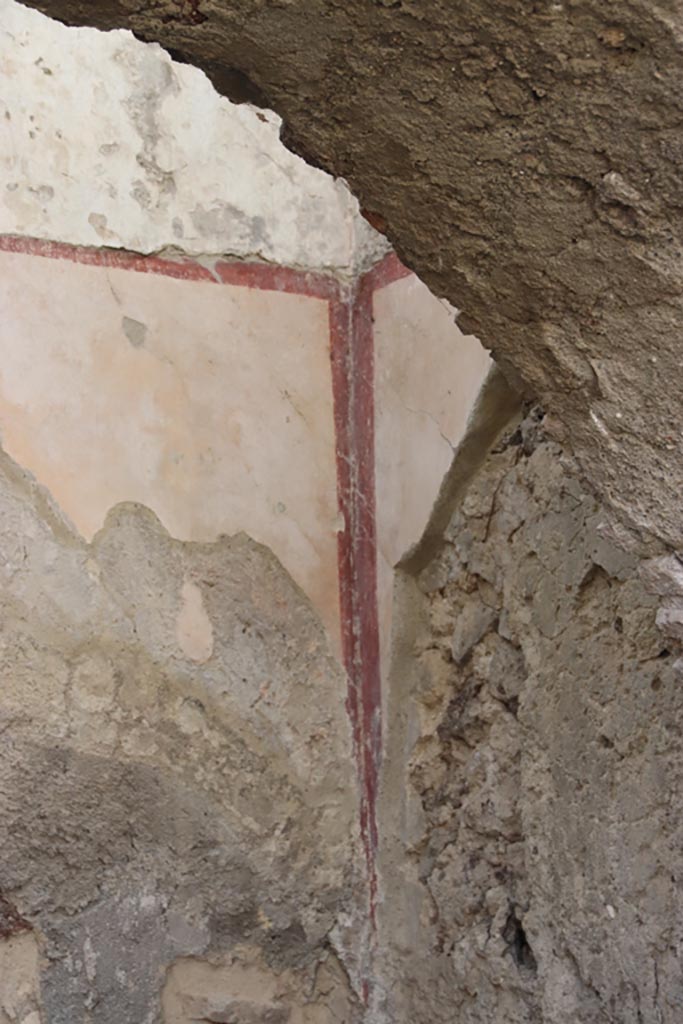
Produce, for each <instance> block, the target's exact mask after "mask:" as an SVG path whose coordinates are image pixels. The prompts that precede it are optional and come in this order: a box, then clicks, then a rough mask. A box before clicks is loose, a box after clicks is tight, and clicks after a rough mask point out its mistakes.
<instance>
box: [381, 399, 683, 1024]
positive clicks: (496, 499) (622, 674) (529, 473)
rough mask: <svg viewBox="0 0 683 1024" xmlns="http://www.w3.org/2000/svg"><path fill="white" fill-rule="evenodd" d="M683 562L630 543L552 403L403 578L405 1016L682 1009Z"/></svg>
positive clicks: (391, 814) (399, 781)
mask: <svg viewBox="0 0 683 1024" xmlns="http://www.w3.org/2000/svg"><path fill="white" fill-rule="evenodd" d="M681 576H682V574H681V571H680V566H678V571H677V572H676V571H675V566H673V571H672V564H671V561H670V560H667V559H663V560H662V559H654V560H653V561H652V562H649V563H646V564H645V565H644V566H640V568H639V566H638V560H637V558H635V557H634V556H633V555H629V554H627V553H625V552H624V551H623V550H622V549H620V548H619V547H616V546H615V545H614V543H613V542H612V540H611V539H610V536H609V531H608V530H606V523H605V516H604V510H603V509H602V508H601V507H600V505H599V504H598V503H597V502H596V500H595V498H593V497H592V496H591V495H590V494H588V493H587V492H586V491H585V489H584V488H583V487H582V486H581V483H580V481H579V478H578V477H577V472H576V464H575V462H574V460H573V459H571V458H570V457H569V456H567V455H566V454H565V453H564V452H563V451H562V450H561V449H560V448H559V447H558V445H557V444H555V443H553V442H551V441H549V440H548V439H547V438H546V437H545V436H544V434H543V424H542V423H540V422H539V417H538V416H537V415H531V417H530V418H528V419H527V420H526V421H524V423H523V424H522V427H521V429H518V430H516V431H515V432H513V433H508V435H507V436H506V437H505V438H504V439H503V441H502V442H501V443H500V444H499V445H498V446H497V448H496V449H495V450H494V452H493V453H492V454H491V455H490V456H489V458H488V460H487V461H486V463H485V465H484V467H483V468H482V470H481V472H480V473H479V474H478V475H477V476H476V477H475V480H474V482H473V483H472V484H471V486H470V488H469V490H468V491H467V494H466V496H465V498H464V500H463V502H462V503H461V504H460V506H459V507H458V508H457V509H456V511H455V513H454V515H453V517H452V520H451V522H450V525H449V527H448V530H447V534H446V538H445V540H444V544H443V547H442V550H441V552H440V553H439V554H438V555H437V557H436V558H435V559H433V560H432V561H431V562H430V563H429V564H428V565H427V566H426V567H425V568H424V569H423V570H422V572H421V573H420V574H419V575H418V576H417V577H416V578H415V577H408V576H406V578H405V579H404V581H403V586H402V594H401V597H400V602H401V606H402V614H403V623H404V633H403V636H402V637H401V640H402V643H403V646H402V649H401V650H399V652H398V657H397V659H396V663H395V667H394V680H393V687H392V692H391V695H390V700H391V702H392V704H391V709H390V715H389V720H390V722H391V728H392V729H393V735H392V736H390V737H389V738H388V748H389V753H388V758H387V761H386V762H385V794H384V796H385V801H384V804H383V806H384V814H385V821H384V825H383V827H384V834H385V836H386V845H385V851H384V872H385V874H384V878H385V885H386V888H385V899H386V902H385V913H386V915H387V916H386V924H385V929H386V930H385V942H386V946H387V950H388V952H387V959H388V961H389V962H390V966H389V974H388V979H390V978H392V971H396V969H397V968H398V969H399V970H398V972H397V973H396V974H395V975H394V980H393V982H391V981H389V980H388V979H387V984H388V999H389V1005H390V1007H391V1008H392V1011H391V1012H392V1014H393V1019H400V1020H411V1021H425V1022H427V1021H444V1022H446V1021H449V1022H450V1021H453V1020H457V1021H459V1022H463V1024H465V1022H466V1024H484V1022H485V1024H489V1022H491V1024H493V1022H495V1024H502V1022H506V1024H513V1022H514V1024H522V1022H524V1024H531V1022H543V1024H568V1022H569V1021H572V1022H576V1024H579V1022H580V1024H602V1022H611V1024H617V1022H618V1024H674V1022H675V1021H679V1020H680V1019H681V1015H682V1014H683V982H682V981H681V971H680V955H681V943H682V942H683V934H682V931H681V919H682V914H683V903H682V899H681V892H680V882H679V879H680V874H681V869H682V861H681V853H680V841H681V802H680V790H681V782H682V778H681V774H682V770H683V769H682V766H683V759H682V757H681V753H682V751H681V716H682V715H683V703H682V698H681V688H680V680H681V673H682V671H683V669H682V665H683V662H681V661H679V660H678V652H679V650H680V642H679V641H676V640H675V639H673V638H672V637H671V636H669V637H667V636H664V635H663V633H662V631H661V630H660V628H658V626H657V622H656V619H657V601H658V598H657V597H656V596H655V595H654V593H652V591H653V589H657V588H658V589H659V590H660V591H661V590H662V589H663V588H664V589H665V587H664V580H667V581H668V585H669V588H670V589H669V593H670V594H671V595H672V601H671V603H672V604H673V605H675V606H678V607H680V595H681V593H682V591H681V586H680V584H681ZM653 584H654V585H655V586H654V587H653ZM674 594H675V595H678V596H677V598H673V595H674ZM676 614H678V618H679V619H680V614H681V613H680V612H678V613H676V612H675V610H671V611H670V613H669V617H671V616H672V615H673V616H674V617H675V616H676ZM660 618H661V613H660ZM673 631H674V632H675V631H676V628H675V626H674V630H673ZM678 632H679V634H680V626H679V627H678ZM394 801H400V804H401V806H400V807H395V808H393V809H392V805H393V802H394ZM399 835H400V836H402V841H400V842H399V840H398V836H399Z"/></svg>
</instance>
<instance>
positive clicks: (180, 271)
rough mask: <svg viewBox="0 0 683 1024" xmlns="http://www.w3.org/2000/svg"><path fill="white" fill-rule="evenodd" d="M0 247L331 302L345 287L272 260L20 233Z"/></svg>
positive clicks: (0, 241) (327, 277) (0, 249)
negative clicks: (203, 257) (205, 259)
mask: <svg viewBox="0 0 683 1024" xmlns="http://www.w3.org/2000/svg"><path fill="white" fill-rule="evenodd" d="M0 252H11V253H22V254H24V255H27V256H40V257H43V258H46V259H53V260H68V261H70V262H72V263H80V264H83V265H85V266H92V267H106V268H107V269H116V270H130V271H133V272H135V273H138V274H159V275H162V276H163V277H171V278H175V279H176V280H178V281H202V282H206V283H208V284H229V285H235V286H237V287H243V288H258V289H260V290H261V291H274V292H285V293H287V294H290V295H305V296H307V297H309V298H315V299H325V300H327V301H330V300H332V299H334V298H336V297H337V295H338V294H339V289H340V284H339V282H338V281H337V279H336V278H334V277H332V276H330V275H327V274H321V273H317V272H315V271H307V270H294V269H292V268H291V267H279V266H272V265H270V264H268V263H253V262H246V263H245V262H239V261H234V262H232V261H230V260H216V262H215V263H214V264H213V265H212V266H211V267H208V266H205V265H204V264H202V263H200V262H199V261H198V260H197V259H192V258H191V257H187V256H178V257H168V256H144V255H141V254H140V253H133V252H128V251H126V250H125V249H108V248H94V247H90V246H85V245H70V244H69V243H67V242H51V241H48V240H45V239H40V238H24V237H22V236H18V235H0Z"/></svg>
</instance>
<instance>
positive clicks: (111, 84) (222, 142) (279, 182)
mask: <svg viewBox="0 0 683 1024" xmlns="http://www.w3.org/2000/svg"><path fill="white" fill-rule="evenodd" d="M0 68H1V69H2V81H3V88H2V96H1V97H0V232H10V233H17V234H22V235H31V236H34V237H36V238H52V239H58V240H60V241H64V242H71V243H74V244H79V245H105V246H113V247H119V246H120V247H123V248H126V249H130V250H133V251H136V252H154V251H157V250H161V249H168V248H174V249H179V250H182V251H184V252H187V253H193V254H197V255H199V254H223V253H231V254H234V255H237V256H242V257H246V256H249V257H250V258H258V259H263V260H269V261H272V262H276V263H282V264H286V265H288V266H301V267H312V268H320V267H327V268H334V269H337V270H344V271H347V272H348V271H350V270H351V269H352V268H353V267H354V266H355V265H356V264H357V263H359V262H360V263H363V262H367V261H370V262H371V261H372V260H373V259H376V258H377V256H378V255H379V254H381V253H382V252H383V251H384V250H385V249H386V243H385V241H384V240H383V239H382V238H381V236H380V235H378V234H377V233H376V232H375V231H374V230H373V229H372V228H371V227H370V226H369V225H368V224H367V222H366V221H365V220H364V219H363V218H362V217H361V216H360V215H359V212H358V204H357V202H356V201H355V199H354V198H353V197H352V195H351V193H350V192H349V190H348V189H347V188H346V186H345V184H344V183H343V182H342V181H335V180H334V179H333V178H331V177H330V176H329V175H327V174H325V173H323V172H322V171H317V170H315V169H314V168H312V167H309V166H308V165H307V164H306V163H305V162H304V161H303V160H301V159H300V158H299V157H296V156H294V154H292V153H290V152H289V151H288V150H286V149H285V147H284V146H282V145H281V143H280V141H279V130H280V120H279V118H278V117H277V116H276V115H274V114H272V113H271V112H269V111H261V110H256V109H255V108H252V107H250V106H249V105H246V104H241V105H235V104H232V103H230V101H229V100H226V99H224V98H222V97H219V96H218V95H217V93H216V92H215V90H214V89H213V86H212V85H211V83H210V82H209V80H208V78H207V77H206V76H205V75H204V73H203V72H201V71H199V70H197V69H196V68H194V67H191V66H189V65H185V64H179V63H178V62H176V61H172V60H171V59H170V57H169V56H168V54H167V53H166V52H165V51H164V50H162V49H161V47H159V46H156V45H154V46H152V45H146V44H144V43H141V42H138V41H137V40H136V39H135V38H134V37H133V36H132V34H131V33H130V32H124V31H116V32H109V33H102V32H98V31H96V30H94V29H86V28H84V29H78V30H73V29H68V28H66V27H64V26H63V25H60V24H59V23H57V22H54V21H51V20H50V19H49V18H46V17H44V16H43V15H41V14H38V13H37V12H36V11H32V10H28V9H27V8H25V7H23V6H21V5H20V4H18V3H15V2H14V0H0Z"/></svg>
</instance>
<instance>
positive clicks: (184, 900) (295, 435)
mask: <svg viewBox="0 0 683 1024" xmlns="http://www.w3.org/2000/svg"><path fill="white" fill-rule="evenodd" d="M2 13H3V19H2V26H3V27H2V29H1V30H0V47H3V48H4V50H5V52H6V54H7V62H8V64H7V66H8V73H7V83H6V90H5V92H4V95H3V99H2V104H3V105H4V110H3V109H0V132H2V133H3V134H4V135H5V136H6V138H5V140H4V143H5V144H4V145H3V150H2V151H3V156H2V158H0V177H1V181H0V184H1V185H2V190H1V192H0V194H1V197H2V198H1V199H0V229H1V230H2V232H3V234H2V239H1V244H0V263H1V264H2V275H1V277H0V304H1V305H2V312H3V317H2V324H3V326H2V331H1V332H0V347H1V348H2V367H3V369H2V377H1V379H0V431H1V433H2V439H3V448H4V451H5V453H6V454H5V455H3V457H2V497H1V498H0V543H2V551H3V566H4V570H3V572H4V584H5V586H4V592H3V594H4V596H3V611H4V616H5V618H4V623H5V625H4V629H3V656H4V664H5V666H6V672H7V678H8V680H9V683H8V685H7V687H6V688H5V690H4V692H3V700H2V709H1V712H2V720H3V721H4V722H6V723H7V727H8V729H9V730H10V732H11V735H12V749H11V753H10V752H9V749H8V750H7V751H5V754H6V756H5V755H3V757H2V764H1V766H0V794H1V795H2V800H3V801H4V804H5V803H6V804H7V813H5V814H3V827H2V831H3V835H2V849H3V855H2V859H1V861H0V890H1V891H2V893H3V894H4V895H3V897H2V898H3V900H4V901H5V902H4V903H3V904H2V906H5V905H6V906H7V907H8V908H9V909H8V912H7V913H8V915H9V916H8V921H9V924H8V926H7V928H6V929H5V931H6V933H7V935H6V940H5V943H6V944H4V945H2V947H1V948H2V955H3V956H5V958H6V959H7V962H8V963H9V964H10V967H9V968H8V972H6V973H5V974H4V975H3V978H2V980H1V981H0V1021H2V1022H3V1024H4V1019H5V1018H6V1019H7V1020H8V1021H11V1022H12V1024H14V1022H15V1021H17V1022H23V1024H34V1021H36V1020H37V1019H38V1017H37V1016H36V1014H38V1015H41V1014H42V1015H43V1016H44V1017H45V1019H49V1020H50V1022H51V1024H59V1022H60V1021H64V1022H66V1021H69V1024H75V1022H76V1021H79V1020H86V1019H88V1020H93V1021H94V1020H97V1021H99V1022H102V1024H104V1022H106V1021H110V1020H111V1021H112V1022H113V1021H118V1020H120V1019H121V1018H122V1016H124V1017H126V1019H130V1020H143V1019H157V1017H156V1016H154V1015H155V1014H156V1015H158V1014H159V1013H163V1019H164V1020H165V1021H166V1022H167V1024H170V1022H173V1024H184V1022H185V1021H188V1020H190V1019H195V1018H196V1017H197V1016H206V1017H208V1016H214V1015H216V1014H218V1015H220V1014H227V1015H230V1014H235V1013H247V1012H248V1013H250V1014H251V1015H252V1017H253V1019H255V1020H256V1019H264V1020H265V1019H268V1020H279V1019H280V1017H281V1018H282V1019H283V1020H285V1019H287V1020H291V1021H292V1022H297V1021H301V1022H311V1024H313V1022H317V1021H318V1020H323V1019H325V1020H327V1019H328V1017H329V1015H330V1014H332V1015H333V1019H334V1015H336V1016H337V1017H338V1018H339V1019H340V1020H351V1019H356V1018H358V1017H359V1016H360V1014H361V1013H362V1012H363V1010H362V1003H363V1002H368V1001H369V1000H370V999H371V989H372V983H373V972H374V971H375V963H374V962H373V961H372V957H373V955H374V953H375V952H376V950H375V944H376V921H375V920H374V914H375V903H376V899H377V891H376V886H377V880H376V877H375V858H376V854H377V849H378V841H379V840H378V835H377V818H376V811H377V807H376V804H377V795H378V789H377V787H378V784H379V778H378V772H379V768H380V763H381V752H380V746H381V741H382V717H381V716H382V700H383V693H382V686H383V679H384V678H385V676H386V670H387V664H388V663H387V662H384V663H383V662H382V656H383V655H382V652H383V651H384V652H386V650H387V645H388V637H389V632H390V629H391V590H392V576H393V565H394V563H395V562H396V560H397V559H398V558H399V557H400V555H401V554H402V553H403V551H404V550H405V548H406V547H408V546H410V544H411V543H412V542H413V541H414V539H415V537H416V536H417V535H418V534H419V533H420V531H421V530H422V527H423V524H424V521H425V520H426V518H427V517H428V515H429V511H430V508H431V504H432V501H433V498H434V496H435V495H436V492H437V490H438V486H439V483H440V479H441V476H442V475H443V472H444V471H445V468H446V467H447V465H448V463H449V462H450V458H451V455H452V450H453V447H454V446H455V445H456V444H457V441H458V438H459V436H460V433H461V431H462V427H463V424H464V421H465V418H466V415H467V403H468V402H469V401H471V397H472V393H473V391H475V390H476V387H477V385H478V382H479V380H480V379H481V376H482V375H483V373H484V372H485V369H486V364H487V357H486V356H485V355H484V354H483V353H481V351H480V350H479V349H478V347H477V345H476V343H475V342H474V341H473V340H472V339H461V338H460V336H459V333H458V332H457V329H456V328H455V327H454V326H453V324H452V319H451V317H450V316H449V314H448V312H447V311H446V310H445V309H444V308H443V307H442V306H441V305H440V303H438V301H437V300H435V299H434V298H433V297H432V296H431V295H430V294H429V293H428V291H427V289H426V288H424V286H422V285H421V284H420V282H418V281H417V280H416V279H415V278H413V277H412V276H411V275H409V274H408V273H407V271H405V269H404V268H402V267H401V266H400V264H399V263H398V261H397V260H396V258H395V257H393V256H387V255H386V243H385V242H384V240H382V239H381V238H380V237H379V236H377V235H375V234H374V233H373V232H372V231H371V230H370V228H369V227H368V226H367V225H366V224H365V222H364V221H363V220H362V219H361V218H360V216H359V214H358V212H357V207H356V204H355V201H354V200H353V199H352V197H351V196H350V195H349V194H348V192H347V191H346V189H345V187H344V186H343V183H340V182H333V181H332V180H331V179H329V178H327V177H326V176H325V175H322V174H320V173H319V172H317V171H314V170H312V169H311V168H309V167H307V166H306V165H305V164H304V163H303V162H302V161H300V160H299V159H298V158H296V157H294V156H293V155H292V154H290V153H288V152H287V151H286V150H284V148H283V147H282V146H281V145H280V144H279V141H278V137H277V135H278V123H277V119H276V118H274V117H273V115H270V114H269V113H266V112H259V111H255V110H253V109H251V108H248V107H233V106H232V105H231V104H230V103H228V101H226V100H222V99H220V98H219V97H217V96H216V95H215V93H214V92H213V90H212V89H211V87H210V85H209V83H208V82H207V81H206V79H205V78H204V76H202V75H201V74H200V73H199V72H197V71H196V70H195V69H192V68H189V67H185V66H182V65H177V64H173V63H172V62H171V61H170V59H169V58H168V57H167V55H166V54H164V53H163V51H161V50H160V49H159V48H157V47H150V46H144V45H143V44H141V43H138V42H137V41H136V40H134V39H132V38H131V37H130V36H129V35H128V34H126V33H120V32H114V33H109V34H100V33H96V32H94V31H90V30H78V31H76V30H70V29H66V28H64V27H63V26H61V25H57V24H55V23H52V22H50V21H49V20H48V19H45V18H43V17H42V16H41V15H39V14H37V13H35V12H32V11H28V10H26V9H24V8H21V7H20V6H19V5H18V4H15V3H13V2H12V0H2ZM85 125H87V126H88V129H89V130H88V131H87V132H85V131H84V126H85ZM459 342H460V343H461V345H462V348H461V349H458V343H459ZM415 348H417V349H418V350H419V351H420V352H421V353H422V359H421V361H420V363H419V365H418V367H417V369H416V370H415V369H414V368H413V365H412V356H413V354H414V352H415ZM459 352H460V354H461V355H462V356H463V359H462V360H461V359H460V355H459V354H458V353H459ZM444 360H445V362H446V368H445V367H444ZM435 375H436V378H438V379H435ZM349 718H350V721H349ZM354 749H355V756H354ZM358 778H360V787H359V786H358ZM359 790H360V795H359ZM4 804H3V806H4ZM12 921H17V922H21V927H17V928H14V927H10V925H11V922H12ZM1 924H2V917H1V915H0V925H1ZM5 931H2V929H0V934H3V935H4V934H5ZM36 950H37V951H38V952H39V955H38V953H37V952H36ZM339 958H341V959H339ZM342 961H343V964H344V967H343V968H342V966H341V963H342ZM173 965H175V966H173ZM311 993H313V995H311ZM162 1004H163V1009H162V1010H160V1009H159V1007H161V1006H162ZM2 1014H4V1018H3V1016H2ZM278 1014H280V1016H278ZM150 1015H152V1016H151V1017H150Z"/></svg>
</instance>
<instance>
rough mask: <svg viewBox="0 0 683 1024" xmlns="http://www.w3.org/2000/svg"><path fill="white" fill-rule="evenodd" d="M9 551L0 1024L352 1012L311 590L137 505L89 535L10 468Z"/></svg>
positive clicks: (6, 466) (236, 543)
mask: <svg viewBox="0 0 683 1024" xmlns="http://www.w3.org/2000/svg"><path fill="white" fill-rule="evenodd" d="M0 548H1V550H2V552H3V558H2V564H1V566H0V574H1V580H2V595H1V598H0V602H1V606H2V612H1V614H2V637H1V641H0V659H1V663H2V678H3V686H2V702H1V710H0V716H1V717H0V877H1V878H2V894H1V899H0V937H2V938H3V939H4V940H5V941H4V942H0V958H1V959H0V967H2V968H3V969H2V971H1V972H0V1021H2V1024H38V1021H39V1020H41V1021H44V1022H47V1021H49V1022H50V1024H78V1022H83V1024H85V1022H91V1024H94V1022H98V1024H104V1022H111V1024H121V1022H122V1021H128V1022H130V1024H133V1022H135V1024H143V1022H147V1024H152V1022H157V1021H162V1020H163V1021H166V1022H171V1021H172V1022H173V1024H180V1022H183V1024H185V1022H189V1021H191V1020H196V1019H206V1020H214V1021H219V1020H220V1021H224V1020H233V1019H236V1017H239V1019H240V1020H245V1021H253V1022H254V1024H257V1022H261V1021H263V1022H266V1021H268V1022H270V1024H273V1022H280V1021H283V1022H284V1021H291V1022H297V1024H298V1022H304V1021H305V1022H309V1021H310V1022H313V1021H318V1020H320V1019H321V1018H320V1014H322V1019H324V1020H334V1021H340V1022H342V1021H343V1022H346V1024H349V1022H351V1021H353V1020H355V1019H356V1014H357V1010H356V1002H355V997H354V995H353V994H352V990H351V988H350V986H349V982H348V979H347V976H346V974H345V973H344V972H343V971H342V970H341V968H340V967H339V965H338V963H337V961H336V957H335V954H334V952H333V950H332V938H331V933H332V932H333V930H334V929H336V932H337V933H339V927H340V921H343V920H347V921H349V922H354V921H355V920H356V911H357V909H358V907H359V906H360V907H361V908H364V901H365V889H364V878H363V866H362V859H361V858H360V857H359V853H358V841H357V817H358V809H357V788H356V780H355V770H354V767H353V764H352V762H351V759H350V757H349V750H350V730H349V725H348V722H347V718H346V714H345V711H344V707H343V698H342V697H341V695H342V694H343V691H344V683H343V679H342V678H341V672H340V669H339V667H338V665H337V664H336V662H335V661H334V659H333V658H332V657H331V655H330V653H329V650H328V646H327V640H326V638H325V635H324V632H323V630H322V627H321V625H320V624H319V621H318V619H317V618H316V616H315V615H314V614H313V612H312V610H311V608H310V605H309V603H308V601H307V600H306V598H305V597H304V596H303V594H302V593H301V591H299V590H298V588H297V587H296V586H295V585H294V584H293V583H292V581H291V579H290V578H289V576H288V575H287V574H286V573H285V572H284V570H283V569H282V567H281V566H280V565H279V563H278V562H277V560H276V559H275V558H274V557H273V556H272V555H271V554H270V553H269V552H268V551H267V550H265V549H264V548H262V547H259V546H258V545H256V544H255V543H253V542H252V541H250V540H249V539H248V538H247V537H246V536H244V535H238V536H236V537H234V538H231V539H227V538H223V539H220V540H218V541H216V542H215V543H212V544H198V543H181V542H178V541H174V540H172V539H171V538H170V537H169V535H168V534H167V533H166V532H165V530H164V529H163V527H162V526H161V524H160V523H159V521H158V520H157V519H156V518H155V517H154V516H153V514H152V513H150V512H149V511H148V510H145V509H144V508H142V507H141V506H135V505H121V506H118V507H117V508H115V509H114V510H112V512H111V513H110V515H109V517H108V519H107V522H106V524H105V526H104V528H103V529H102V530H101V531H100V533H99V534H98V535H97V536H96V538H95V539H94V541H93V543H92V544H91V545H89V544H86V543H85V542H84V541H83V540H82V539H81V538H80V537H79V536H78V535H77V534H75V533H74V532H73V531H72V530H71V529H70V528H69V527H68V526H67V525H66V524H65V522H64V521H63V520H62V519H61V518H60V515H59V512H58V511H57V510H56V509H55V508H54V507H52V506H51V504H50V499H49V497H48V496H47V494H46V492H44V491H42V490H41V488H40V487H38V486H37V485H36V484H34V483H32V482H31V480H30V479H29V478H28V477H27V476H26V474H24V473H23V471H21V470H20V469H19V468H18V467H17V466H16V465H14V464H13V463H11V462H10V460H9V459H7V457H6V456H3V457H2V462H1V465H0ZM311 837H316V841H311ZM361 917H362V911H361ZM361 930H362V923H359V924H358V925H357V929H356V932H357V934H359V933H360V931H361ZM337 941H341V940H340V939H338V940H337ZM188 958H190V963H191V964H192V963H194V964H195V965H199V964H200V962H201V963H204V970H205V972H207V977H208V974H210V975H211V982H210V984H209V982H208V980H206V979H205V982H202V984H201V985H200V986H199V989H197V981H196V978H195V977H194V975H193V969H192V967H191V966H190V967H188V966H184V965H186V962H187V961H188ZM200 958H201V959H200ZM348 961H349V963H350V964H351V965H352V964H353V957H352V956H351V957H350V958H348ZM174 965H175V966H174ZM236 965H237V966H236ZM195 970H200V967H199V966H196V967H195ZM168 972H170V973H168ZM231 978H232V979H233V980H232V982H231V981H230V979H231ZM247 982H249V984H247ZM162 996H163V1012H162ZM321 1007H323V1009H321ZM38 1013H40V1017H39V1016H38Z"/></svg>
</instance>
